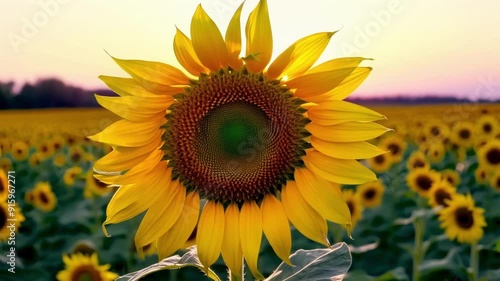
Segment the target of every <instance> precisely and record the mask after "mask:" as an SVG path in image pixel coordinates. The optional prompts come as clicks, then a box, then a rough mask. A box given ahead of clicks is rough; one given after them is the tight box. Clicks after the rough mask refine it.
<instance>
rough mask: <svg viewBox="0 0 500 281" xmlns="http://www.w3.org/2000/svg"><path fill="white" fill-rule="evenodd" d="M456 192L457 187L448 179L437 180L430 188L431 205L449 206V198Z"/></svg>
mask: <svg viewBox="0 0 500 281" xmlns="http://www.w3.org/2000/svg"><path fill="white" fill-rule="evenodd" d="M455 194H456V188H455V187H454V186H452V185H451V184H450V183H449V182H448V181H447V180H446V179H442V180H440V181H436V182H435V183H434V184H432V186H431V189H430V190H429V205H431V206H432V207H433V208H435V207H437V206H443V207H447V206H448V200H451V199H452V198H453V196H454V195H455Z"/></svg>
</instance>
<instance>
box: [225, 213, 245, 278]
mask: <svg viewBox="0 0 500 281" xmlns="http://www.w3.org/2000/svg"><path fill="white" fill-rule="evenodd" d="M224 224H225V225H224V240H222V257H223V258H224V262H225V263H226V265H227V267H229V269H230V270H231V273H232V274H235V275H236V276H240V277H241V274H242V272H241V269H242V266H243V252H242V251H241V242H240V211H239V210H238V205H237V204H235V203H232V204H230V205H229V206H228V207H227V209H226V213H225V222H224Z"/></svg>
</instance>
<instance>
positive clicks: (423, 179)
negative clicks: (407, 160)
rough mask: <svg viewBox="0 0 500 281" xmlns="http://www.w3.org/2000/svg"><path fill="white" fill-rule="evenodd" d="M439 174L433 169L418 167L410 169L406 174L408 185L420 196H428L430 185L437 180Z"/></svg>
mask: <svg viewBox="0 0 500 281" xmlns="http://www.w3.org/2000/svg"><path fill="white" fill-rule="evenodd" d="M440 177H441V176H440V175H439V173H438V172H436V171H434V170H429V169H425V168H419V169H415V170H412V171H410V172H409V173H408V175H407V176H406V182H407V183H408V186H409V187H410V188H411V189H412V190H413V191H415V192H417V193H418V194H420V196H422V197H425V198H428V197H429V190H430V189H431V187H432V185H433V184H434V183H435V182H437V181H439V179H440Z"/></svg>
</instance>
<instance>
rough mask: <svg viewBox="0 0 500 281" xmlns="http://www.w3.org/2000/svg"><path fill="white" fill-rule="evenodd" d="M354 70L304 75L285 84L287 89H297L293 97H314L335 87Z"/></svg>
mask: <svg viewBox="0 0 500 281" xmlns="http://www.w3.org/2000/svg"><path fill="white" fill-rule="evenodd" d="M355 69H356V68H354V67H349V68H341V69H335V70H331V71H322V72H317V73H312V74H304V75H302V76H299V77H297V78H294V79H291V80H289V81H287V82H286V85H287V87H289V88H291V89H297V90H296V91H295V95H296V96H298V97H300V98H303V97H304V98H306V97H309V96H316V95H320V94H323V93H326V92H328V91H330V90H331V89H333V88H335V87H337V86H338V85H339V84H340V83H342V81H343V80H344V79H346V78H347V77H348V76H349V75H350V74H351V73H352V72H353V71H354V70H355Z"/></svg>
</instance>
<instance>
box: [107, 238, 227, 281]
mask: <svg viewBox="0 0 500 281" xmlns="http://www.w3.org/2000/svg"><path fill="white" fill-rule="evenodd" d="M186 266H194V267H197V268H198V269H200V270H202V271H204V272H205V274H206V275H207V277H208V278H210V279H211V280H215V281H221V279H220V278H219V277H218V276H217V275H216V274H215V272H213V271H212V270H211V269H210V268H206V269H205V268H204V267H203V265H202V264H201V262H200V260H199V259H198V251H197V249H196V246H193V247H190V248H189V251H188V252H187V253H185V254H184V255H183V256H182V257H181V256H179V255H174V256H170V257H168V258H165V259H163V260H161V261H160V262H158V263H155V264H152V265H150V266H148V267H146V268H143V269H141V270H138V271H136V272H131V273H128V274H125V275H123V276H120V277H118V279H117V280H118V281H136V280H140V279H141V278H143V277H144V276H146V275H149V274H151V273H153V272H157V271H160V270H172V269H180V268H183V267H186Z"/></svg>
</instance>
